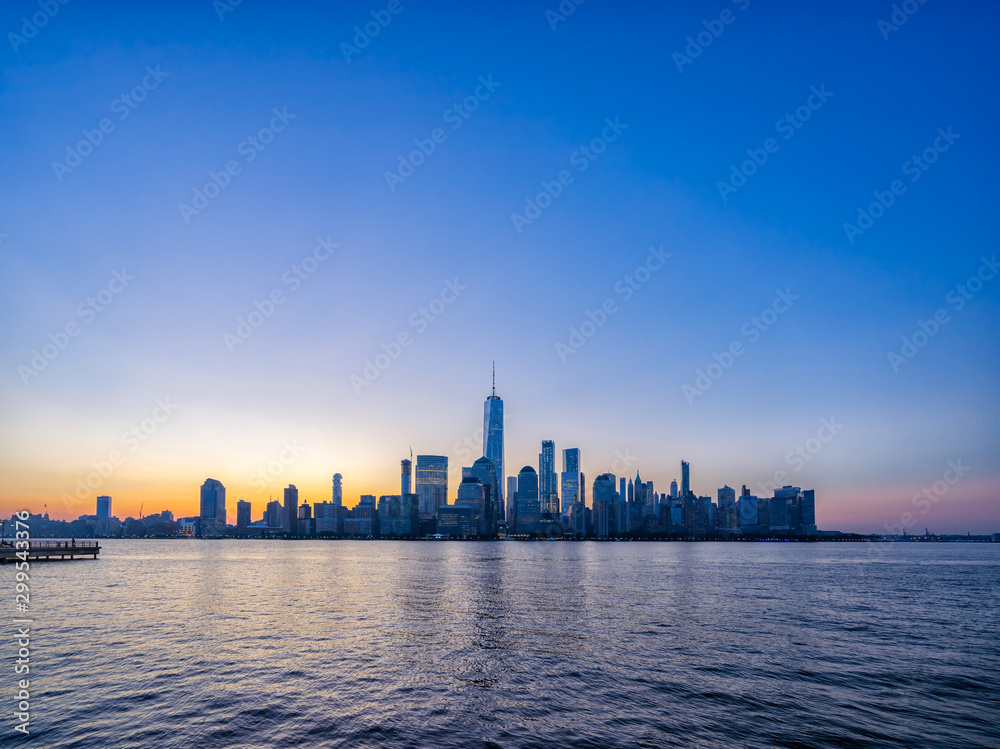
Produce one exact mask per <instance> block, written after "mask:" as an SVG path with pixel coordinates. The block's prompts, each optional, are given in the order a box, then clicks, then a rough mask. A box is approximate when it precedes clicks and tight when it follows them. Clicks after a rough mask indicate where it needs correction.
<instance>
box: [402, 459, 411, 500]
mask: <svg viewBox="0 0 1000 749" xmlns="http://www.w3.org/2000/svg"><path fill="white" fill-rule="evenodd" d="M412 470H413V464H412V463H411V462H410V461H409V460H408V459H403V460H401V461H400V462H399V476H400V478H399V488H400V490H401V491H400V493H401V494H404V495H405V494H410V493H411V492H410V478H411V474H412Z"/></svg>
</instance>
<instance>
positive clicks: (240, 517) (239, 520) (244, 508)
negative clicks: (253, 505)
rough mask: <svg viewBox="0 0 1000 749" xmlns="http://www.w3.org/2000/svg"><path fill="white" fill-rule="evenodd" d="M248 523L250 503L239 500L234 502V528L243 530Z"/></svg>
mask: <svg viewBox="0 0 1000 749" xmlns="http://www.w3.org/2000/svg"><path fill="white" fill-rule="evenodd" d="M248 525H250V503H249V502H245V501H244V500H242V499H241V500H240V501H239V502H237V503H236V529H237V530H241V531H245V530H246V529H247V526H248Z"/></svg>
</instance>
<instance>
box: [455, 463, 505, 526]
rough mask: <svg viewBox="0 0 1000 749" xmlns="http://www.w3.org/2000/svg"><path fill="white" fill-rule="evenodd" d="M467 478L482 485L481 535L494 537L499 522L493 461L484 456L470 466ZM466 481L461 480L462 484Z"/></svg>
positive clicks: (497, 491) (497, 490)
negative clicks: (470, 469) (482, 511)
mask: <svg viewBox="0 0 1000 749" xmlns="http://www.w3.org/2000/svg"><path fill="white" fill-rule="evenodd" d="M468 478H474V479H478V480H479V483H481V484H482V485H483V492H484V495H485V496H484V500H483V501H484V515H483V517H482V521H483V523H484V525H483V535H490V536H492V535H494V534H495V533H496V532H497V526H498V525H499V523H500V520H501V512H500V508H501V504H500V477H499V476H498V475H497V472H496V466H495V465H494V463H493V461H492V460H490V459H489V458H487V457H486V456H485V455H484V456H483V457H481V458H480V459H479V460H477V461H476V462H475V463H473V464H472V471H470V473H469V476H468ZM465 481H466V479H462V483H463V484H464V483H465Z"/></svg>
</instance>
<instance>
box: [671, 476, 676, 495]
mask: <svg viewBox="0 0 1000 749" xmlns="http://www.w3.org/2000/svg"><path fill="white" fill-rule="evenodd" d="M670 498H671V499H677V479H674V480H673V481H671V482H670Z"/></svg>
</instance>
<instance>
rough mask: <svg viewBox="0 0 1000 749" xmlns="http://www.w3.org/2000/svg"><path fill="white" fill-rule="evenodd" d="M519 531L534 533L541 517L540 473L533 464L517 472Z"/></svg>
mask: <svg viewBox="0 0 1000 749" xmlns="http://www.w3.org/2000/svg"><path fill="white" fill-rule="evenodd" d="M515 504H516V506H517V532H518V533H533V532H534V531H535V530H536V528H537V527H538V521H539V519H540V518H541V504H540V503H539V501H538V474H537V473H536V472H535V469H534V468H532V467H531V466H525V467H524V468H522V469H521V471H520V473H518V474H517V500H516V502H515Z"/></svg>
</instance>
